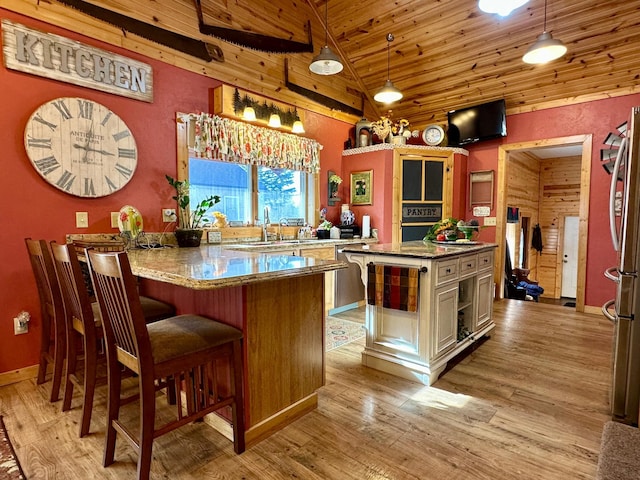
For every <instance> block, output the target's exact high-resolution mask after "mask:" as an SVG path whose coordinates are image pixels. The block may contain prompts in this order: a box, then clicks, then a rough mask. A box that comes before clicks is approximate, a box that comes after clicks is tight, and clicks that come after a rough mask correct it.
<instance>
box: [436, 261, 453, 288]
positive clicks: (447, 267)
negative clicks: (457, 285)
mask: <svg viewBox="0 0 640 480" xmlns="http://www.w3.org/2000/svg"><path fill="white" fill-rule="evenodd" d="M457 279H458V259H457V258H456V259H455V260H445V261H442V262H438V263H437V267H436V285H441V284H443V283H446V282H450V281H451V280H457Z"/></svg>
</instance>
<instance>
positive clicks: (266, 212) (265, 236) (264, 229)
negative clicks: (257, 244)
mask: <svg viewBox="0 0 640 480" xmlns="http://www.w3.org/2000/svg"><path fill="white" fill-rule="evenodd" d="M263 215H264V222H263V223H262V237H263V239H264V241H265V242H268V241H269V234H268V233H267V225H269V224H270V223H271V221H270V220H269V207H267V206H265V207H264V213H263Z"/></svg>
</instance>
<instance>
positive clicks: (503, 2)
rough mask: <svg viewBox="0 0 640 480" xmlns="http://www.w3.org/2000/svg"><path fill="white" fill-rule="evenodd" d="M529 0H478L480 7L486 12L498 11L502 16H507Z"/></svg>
mask: <svg viewBox="0 0 640 480" xmlns="http://www.w3.org/2000/svg"><path fill="white" fill-rule="evenodd" d="M528 1H529V0H480V1H479V2H478V8H480V10H482V11H483V12H486V13H497V14H498V15H500V16H501V17H506V16H507V15H509V14H510V13H511V12H513V11H514V10H515V9H516V8H519V7H521V6H522V5H524V4H525V3H527V2H528Z"/></svg>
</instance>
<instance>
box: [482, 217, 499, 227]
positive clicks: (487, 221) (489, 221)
mask: <svg viewBox="0 0 640 480" xmlns="http://www.w3.org/2000/svg"><path fill="white" fill-rule="evenodd" d="M484 226H485V227H495V226H496V217H484Z"/></svg>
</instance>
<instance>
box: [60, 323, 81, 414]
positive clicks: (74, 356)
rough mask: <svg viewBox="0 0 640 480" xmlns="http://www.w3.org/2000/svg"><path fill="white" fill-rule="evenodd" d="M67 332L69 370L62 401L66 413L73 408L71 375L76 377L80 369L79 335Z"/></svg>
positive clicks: (67, 370)
mask: <svg viewBox="0 0 640 480" xmlns="http://www.w3.org/2000/svg"><path fill="white" fill-rule="evenodd" d="M69 330H70V331H68V332H67V368H66V373H65V376H64V377H65V382H64V397H63V399H62V411H63V412H66V411H67V410H69V409H70V408H71V399H72V398H73V382H72V381H71V375H75V374H76V371H77V368H78V347H77V345H76V342H77V340H78V339H77V334H76V332H75V330H71V329H69Z"/></svg>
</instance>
